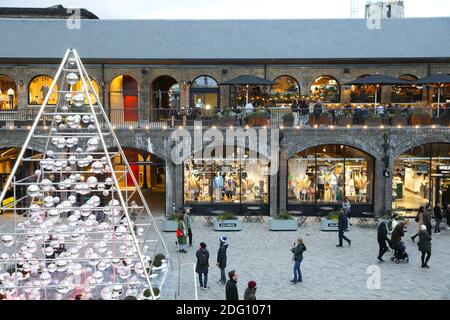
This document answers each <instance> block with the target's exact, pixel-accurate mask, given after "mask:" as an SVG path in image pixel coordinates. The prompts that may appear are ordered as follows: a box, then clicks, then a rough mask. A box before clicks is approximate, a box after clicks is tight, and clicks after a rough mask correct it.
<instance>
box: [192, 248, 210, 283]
mask: <svg viewBox="0 0 450 320" xmlns="http://www.w3.org/2000/svg"><path fill="white" fill-rule="evenodd" d="M195 256H196V257H197V266H196V267H195V272H197V273H198V280H199V282H200V289H202V290H207V289H208V267H209V252H208V250H206V243H204V242H202V243H200V249H198V250H197V252H196V253H195Z"/></svg>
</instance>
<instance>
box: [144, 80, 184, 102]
mask: <svg viewBox="0 0 450 320" xmlns="http://www.w3.org/2000/svg"><path fill="white" fill-rule="evenodd" d="M151 92H152V108H153V109H177V108H179V107H180V86H179V85H178V83H177V81H176V80H175V79H174V78H172V77H169V76H160V77H158V78H156V79H155V80H153V82H152V86H151Z"/></svg>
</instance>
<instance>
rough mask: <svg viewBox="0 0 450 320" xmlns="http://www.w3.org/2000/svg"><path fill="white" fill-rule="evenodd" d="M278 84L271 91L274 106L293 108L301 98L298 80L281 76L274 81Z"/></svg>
mask: <svg viewBox="0 0 450 320" xmlns="http://www.w3.org/2000/svg"><path fill="white" fill-rule="evenodd" d="M274 82H276V83H277V84H275V85H273V86H272V88H271V90H270V101H271V102H272V105H273V106H286V107H287V106H291V104H292V103H293V102H294V101H295V100H297V99H299V98H300V86H299V85H298V82H297V80H295V79H294V78H293V77H290V76H281V77H278V78H276V79H275V80H274Z"/></svg>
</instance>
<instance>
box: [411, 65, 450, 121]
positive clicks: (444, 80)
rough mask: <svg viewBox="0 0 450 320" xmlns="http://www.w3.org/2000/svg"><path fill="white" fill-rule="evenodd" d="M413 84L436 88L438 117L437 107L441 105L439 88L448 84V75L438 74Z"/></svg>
mask: <svg viewBox="0 0 450 320" xmlns="http://www.w3.org/2000/svg"><path fill="white" fill-rule="evenodd" d="M414 83H415V84H425V85H429V86H435V87H438V114H437V115H438V117H439V107H440V105H441V88H442V86H443V85H444V84H449V83H450V74H444V73H438V74H434V75H431V76H428V77H425V78H422V79H419V80H417V81H415V82H414Z"/></svg>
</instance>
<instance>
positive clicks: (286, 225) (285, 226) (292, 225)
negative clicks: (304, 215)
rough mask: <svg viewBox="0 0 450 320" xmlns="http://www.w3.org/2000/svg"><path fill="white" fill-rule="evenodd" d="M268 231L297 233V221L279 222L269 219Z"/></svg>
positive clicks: (278, 220)
mask: <svg viewBox="0 0 450 320" xmlns="http://www.w3.org/2000/svg"><path fill="white" fill-rule="evenodd" d="M269 230H271V231H297V230H298V226H297V220H296V219H289V220H280V219H274V218H269Z"/></svg>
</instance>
